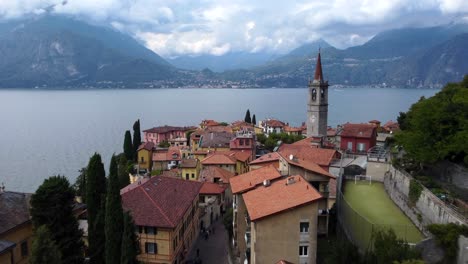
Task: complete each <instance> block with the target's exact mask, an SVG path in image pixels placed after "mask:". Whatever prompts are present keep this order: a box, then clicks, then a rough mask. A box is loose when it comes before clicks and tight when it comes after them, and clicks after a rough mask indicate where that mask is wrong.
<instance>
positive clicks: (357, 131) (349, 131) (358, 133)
mask: <svg viewBox="0 0 468 264" xmlns="http://www.w3.org/2000/svg"><path fill="white" fill-rule="evenodd" d="M375 129H376V127H375V125H373V124H351V123H346V124H344V125H343V131H342V132H341V137H359V138H371V137H372V136H373V135H374V131H375Z"/></svg>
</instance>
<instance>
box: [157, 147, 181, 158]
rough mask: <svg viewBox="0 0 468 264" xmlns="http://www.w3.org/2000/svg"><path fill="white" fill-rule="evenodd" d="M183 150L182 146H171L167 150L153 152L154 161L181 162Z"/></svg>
mask: <svg viewBox="0 0 468 264" xmlns="http://www.w3.org/2000/svg"><path fill="white" fill-rule="evenodd" d="M181 148H182V147H181V146H171V147H169V148H168V149H165V150H157V152H153V161H171V160H181V159H182V157H181V156H182V155H181V153H180V150H181ZM174 154H175V156H174Z"/></svg>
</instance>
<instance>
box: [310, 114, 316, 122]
mask: <svg viewBox="0 0 468 264" xmlns="http://www.w3.org/2000/svg"><path fill="white" fill-rule="evenodd" d="M309 120H310V122H311V123H315V115H311V116H310V118H309Z"/></svg>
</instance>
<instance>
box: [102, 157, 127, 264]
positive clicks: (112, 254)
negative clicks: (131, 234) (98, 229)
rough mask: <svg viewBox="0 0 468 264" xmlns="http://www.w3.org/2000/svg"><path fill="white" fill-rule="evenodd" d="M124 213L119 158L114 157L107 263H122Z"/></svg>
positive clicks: (107, 221)
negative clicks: (121, 198)
mask: <svg viewBox="0 0 468 264" xmlns="http://www.w3.org/2000/svg"><path fill="white" fill-rule="evenodd" d="M122 229H123V211H122V203H121V200H120V188H119V178H118V165H117V157H116V156H114V155H112V159H111V162H110V168H109V183H108V187H107V197H106V216H105V234H106V263H116V264H118V263H119V262H120V250H121V247H122V235H121V232H122Z"/></svg>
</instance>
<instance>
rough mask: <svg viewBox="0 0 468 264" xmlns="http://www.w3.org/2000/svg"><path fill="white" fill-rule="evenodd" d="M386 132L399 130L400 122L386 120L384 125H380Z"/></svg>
mask: <svg viewBox="0 0 468 264" xmlns="http://www.w3.org/2000/svg"><path fill="white" fill-rule="evenodd" d="M382 127H383V128H384V129H385V130H386V131H387V132H390V131H396V130H400V124H398V122H394V121H392V120H390V121H388V122H387V123H385V125H383V126H382Z"/></svg>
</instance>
